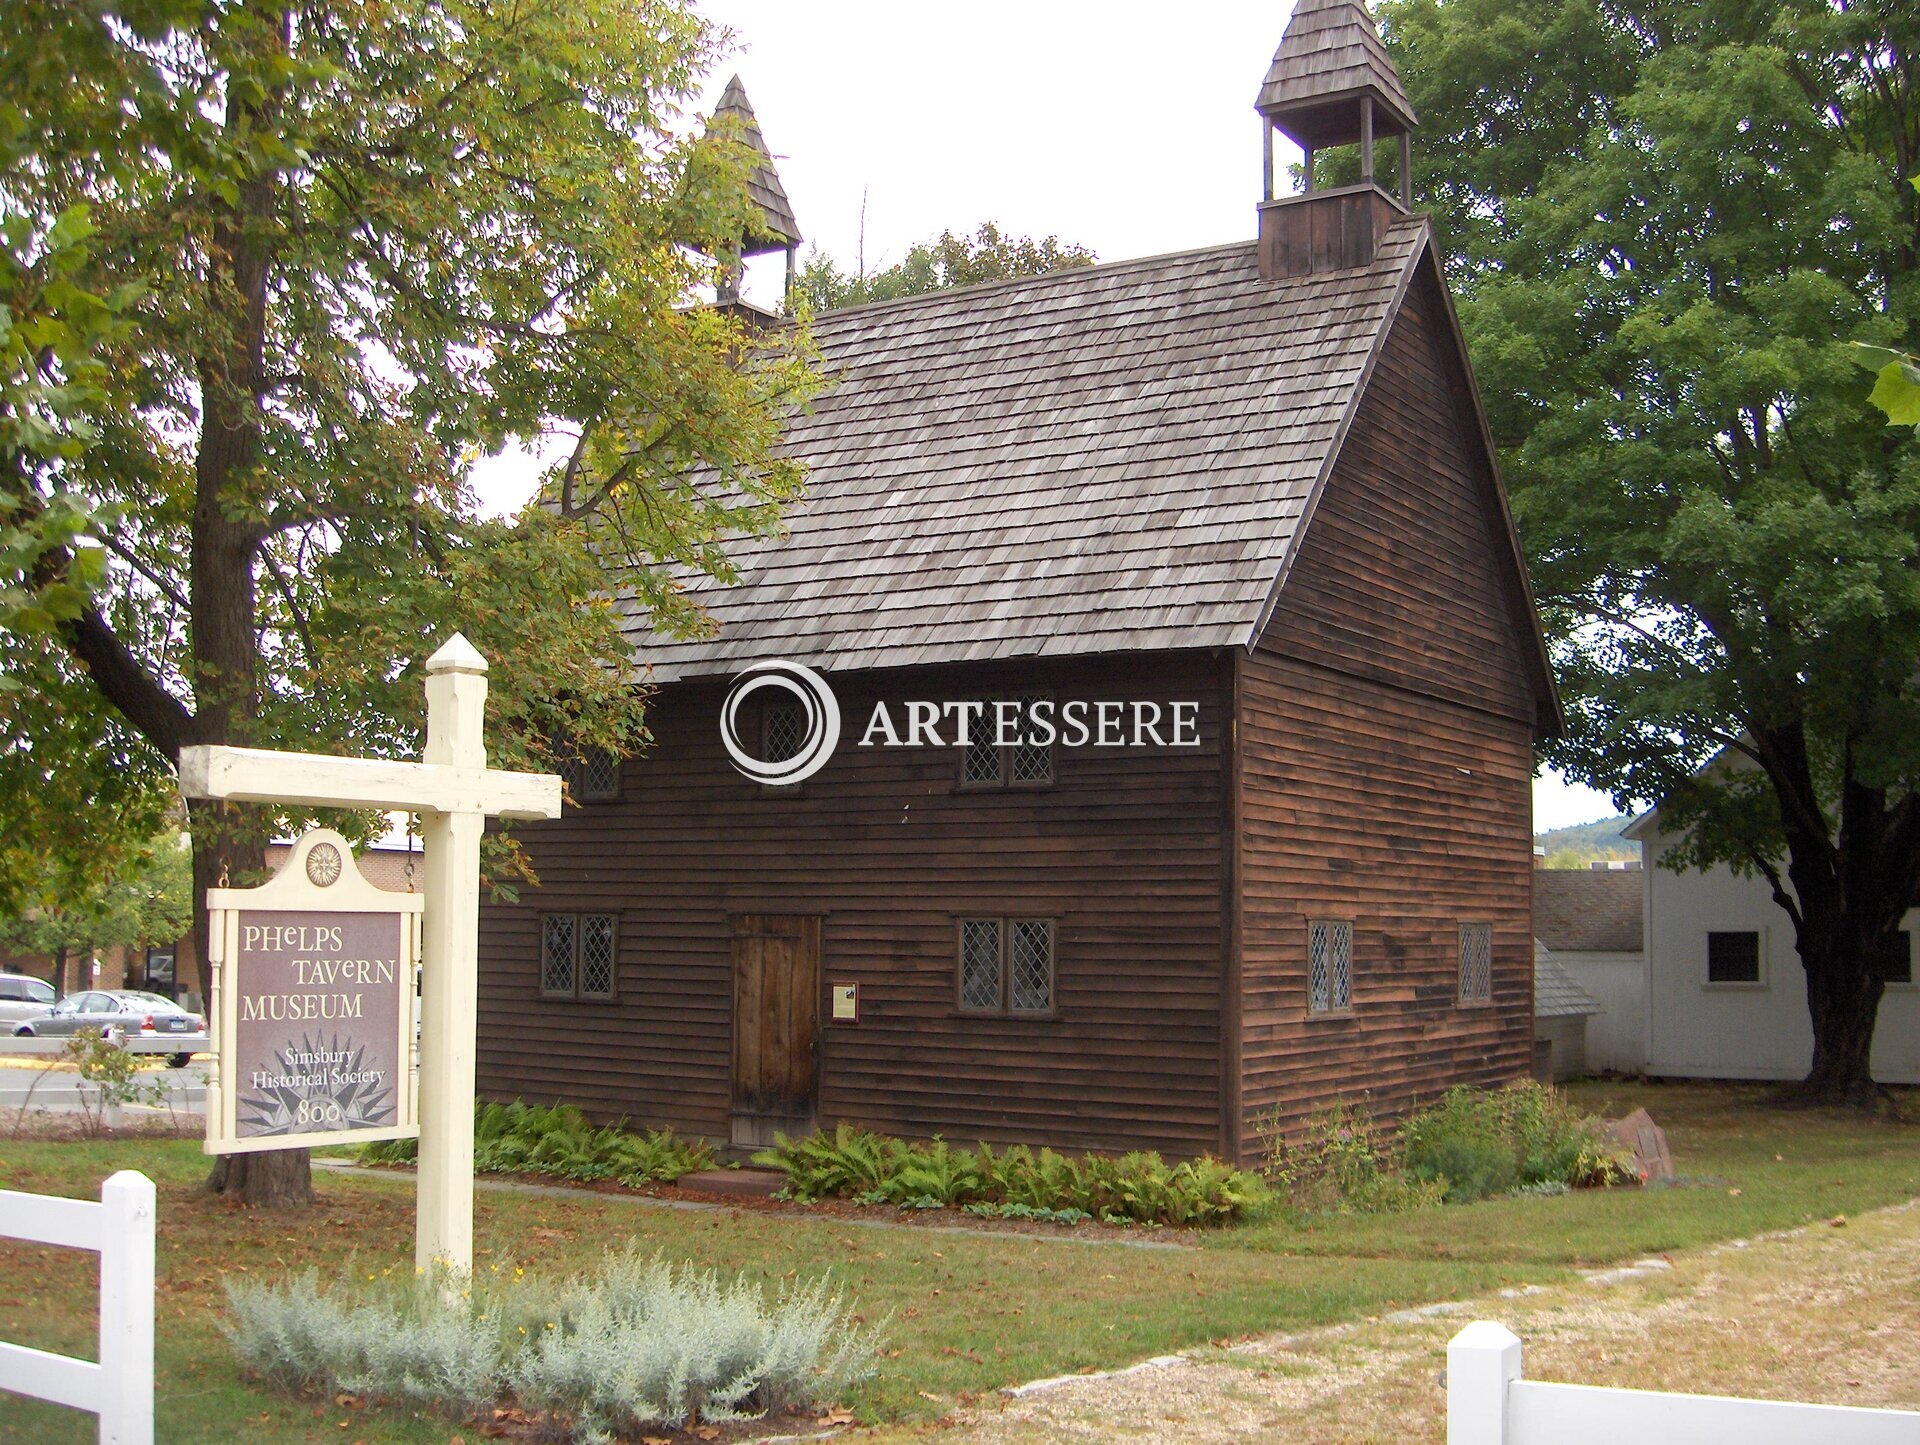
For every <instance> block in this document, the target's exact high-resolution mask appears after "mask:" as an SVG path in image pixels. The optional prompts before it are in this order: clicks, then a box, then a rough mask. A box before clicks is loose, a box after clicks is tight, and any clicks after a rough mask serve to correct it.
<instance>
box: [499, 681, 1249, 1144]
mask: <svg viewBox="0 0 1920 1445" xmlns="http://www.w3.org/2000/svg"><path fill="white" fill-rule="evenodd" d="M1227 670H1228V667H1227V664H1226V663H1225V661H1224V660H1223V659H1222V658H1220V657H1219V656H1218V655H1215V654H1209V653H1185V654H1169V655H1162V656H1155V657H1138V656H1135V657H1126V658H1114V659H1075V660H1070V661H1056V662H1049V663H1044V664H1041V663H1031V662H1029V663H1021V664H1018V665H987V666H980V667H965V666H954V667H941V668H931V669H929V668H921V669H903V670H899V671H892V672H875V673H865V674H853V673H846V674H836V675H835V676H834V678H833V683H834V687H835V690H836V693H837V694H838V696H839V699H840V702H841V707H842V712H843V717H844V724H843V733H842V740H841V744H840V748H839V751H838V753H837V754H836V756H835V758H834V760H833V761H832V762H831V763H830V764H829V765H828V766H827V768H826V769H825V770H824V771H823V772H822V773H820V774H819V775H817V776H816V777H814V778H812V779H810V780H808V781H807V782H806V783H805V784H803V785H802V786H801V787H800V788H799V789H798V790H797V791H796V792H794V793H792V794H788V793H785V792H776V791H774V790H770V789H763V788H761V787H760V786H758V785H756V784H753V783H750V782H748V781H747V780H745V779H743V778H741V777H739V776H738V775H737V774H735V773H734V772H733V770H732V768H731V767H730V766H729V764H728V763H727V761H726V759H725V756H724V754H723V753H722V750H721V747H720V741H719V735H718V727H717V719H718V711H719V706H720V702H721V698H722V697H723V695H724V692H723V689H721V688H719V687H717V686H715V685H712V684H707V683H693V682H688V683H675V684H668V685H667V686H665V687H663V688H662V689H661V690H660V692H659V693H658V694H656V696H655V699H654V702H653V706H652V708H651V711H650V714H649V723H650V726H651V727H652V729H653V733H654V737H655V742H654V745H653V747H652V748H651V749H650V750H649V751H648V752H647V753H646V754H645V755H644V756H642V757H640V758H637V759H634V760H631V761H629V762H628V763H627V764H626V766H625V770H624V774H623V779H622V796H621V798H620V799H619V801H617V802H612V803H605V804H596V805H589V806H587V807H584V808H578V809H573V808H570V809H569V810H568V812H567V815H566V816H565V817H564V818H562V819H560V820H557V821H556V822H553V823H548V824H539V825H530V826H526V827H524V828H522V829H521V830H520V831H519V836H520V837H521V839H522V840H523V842H524V843H525V845H526V847H527V851H528V853H529V856H530V858H531V860H532V862H533V864H534V866H535V868H536V870H537V871H538V873H539V874H540V876H541V878H542V879H543V886H542V887H540V888H538V889H529V890H526V891H525V892H524V893H523V896H522V901H521V903H520V904H519V905H517V906H491V907H489V908H488V909H487V910H486V911H485V915H484V918H483V923H482V937H481V1050H480V1076H481V1087H482V1090H483V1092H485V1093H486V1094H488V1095H491V1096H493V1097H512V1096H514V1095H525V1096H526V1097H529V1098H538V1099H543V1100H545V1099H566V1100H568V1101H570V1102H574V1103H577V1104H579V1105H581V1106H582V1107H584V1108H587V1109H588V1110H589V1111H591V1112H593V1113H595V1114H596V1115H599V1116H603V1117H615V1116H620V1115H625V1116H627V1117H628V1118H630V1119H631V1120H632V1121H633V1122H635V1123H636V1124H645V1125H650V1126H652V1125H666V1124H671V1125H673V1126H674V1127H676V1128H678V1129H681V1130H684V1131H687V1132H691V1133H698V1134H703V1135H707V1136H710V1137H715V1138H725V1137H726V1135H727V1132H728V1115H729V1100H730V1094H731V1062H730V1060H731V1047H732V1044H731V1039H732V1033H731V1029H732V1018H731V1012H732V1007H733V1002H732V998H733V995H732V990H733V974H732V967H733V965H732V959H731V927H730V923H729V917H730V916H731V915H741V914H777V915H802V916H805V915H817V916H819V917H820V918H821V919H822V923H821V956H822V965H821V975H822V987H823V991H824V988H825V986H827V985H830V984H834V983H858V984H859V986H860V1014H861V1018H860V1022H859V1023H858V1024H857V1025H844V1024H838V1025H837V1024H833V1023H831V1022H823V1026H822V1030H821V1035H820V1060H819V1078H820V1085H819V1106H820V1117H821V1120H822V1122H824V1123H828V1124H831V1123H832V1122H833V1121H835V1120H838V1119H852V1120H855V1121H858V1122H860V1123H863V1124H867V1125H869V1126H871V1127H874V1128H879V1129H884V1130H887V1131H888V1132H891V1133H897V1134H904V1135H910V1136H920V1137H924V1136H927V1135H931V1134H935V1133H939V1134H942V1135H944V1136H945V1137H947V1138H950V1139H956V1140H967V1141H971V1140H972V1139H975V1138H984V1139H990V1140H996V1141H1001V1142H1028V1143H1046V1144H1051V1145H1054V1146H1055V1147H1061V1148H1073V1149H1126V1148H1141V1147H1145V1148H1159V1149H1162V1150H1165V1151H1167V1152H1169V1153H1174V1154H1196V1153H1200V1152H1204V1151H1207V1150H1211V1149H1217V1148H1218V1147H1219V1140H1220V1117H1221V1111H1220V1008H1221V990H1220V978H1221V974H1220V969H1221V950H1222V914H1221V904H1220V898H1221V874H1222V868H1223V850H1222V846H1221V822H1220V820H1221V817H1222V810H1223V807H1224V800H1223V796H1222V790H1223V786H1224V783H1223V780H1224V778H1225V776H1226V773H1225V770H1224V768H1223V755H1222V751H1221V747H1220V740H1221V736H1222V725H1223V720H1224V717H1225V711H1224V700H1223V695H1222V679H1223V678H1224V677H1225V676H1226V674H1227ZM1041 689H1044V690H1047V691H1050V692H1051V693H1052V694H1053V695H1054V697H1055V699H1056V700H1057V701H1065V700H1068V699H1072V698H1086V699H1089V700H1099V699H1103V698H1111V699H1125V700H1131V699H1135V698H1139V699H1146V700H1156V701H1161V702H1172V701H1175V700H1188V699H1192V700H1195V701H1198V702H1200V703H1201V709H1200V736H1201V739H1202V746H1201V747H1200V748H1198V749H1195V750H1192V751H1182V752H1177V753H1175V752H1165V751H1158V750H1154V749H1151V748H1148V749H1144V750H1139V751H1136V750H1133V749H1117V750H1112V751H1094V750H1071V751H1070V750H1066V749H1056V752H1055V771H1056V782H1055V784H1054V786H1052V787H1051V788H1047V789H1042V790H1036V791H1024V790H1019V789H1009V790H1005V791H988V792H980V791H967V792H961V791H958V790H957V789H956V788H955V781H956V776H957V767H958V761H959V759H958V751H957V750H956V749H941V750H937V751H936V750H929V749H902V750H895V751H885V750H880V749H863V748H861V747H859V746H857V744H858V741H859V738H860V735H861V732H862V730H863V729H864V727H865V724H866V721H867V718H868V716H869V714H870V712H871V707H872V703H873V701H874V699H875V698H876V697H878V696H881V695H883V694H884V695H886V696H888V697H889V698H890V699H892V700H894V701H895V702H898V701H900V700H904V699H906V698H922V697H924V698H929V699H933V700H944V699H949V698H967V697H977V696H1013V695H1016V694H1017V693H1020V692H1023V691H1035V690H1041ZM609 907H614V908H617V910H618V912H619V913H620V918H621V927H620V935H619V941H620V981H619V997H618V1000H617V1001H616V1002H614V1003H611V1004H598V1005H594V1004H584V1003H575V1002H571V1001H556V1000H546V999H542V998H540V997H539V995H538V989H537V978H536V967H537V946H538V934H537V930H538V924H537V916H538V914H539V913H540V912H541V911H548V910H556V909H562V910H572V909H576V908H577V909H580V910H582V911H586V910H588V909H590V908H592V909H604V908H609ZM960 916H984V917H1042V918H1051V919H1053V920H1054V922H1055V928H1056V932H1055V945H1054V951H1055V989H1056V999H1057V1005H1058V1016H1057V1017H1055V1018H1050V1019H1024V1018H983V1017H978V1016H962V1015H960V1014H959V1012H958V1010H957V1009H956V1007H955V1000H954V995H953V976H954V975H953V969H954V958H953V953H954V920H955V918H956V917H960ZM821 1014H822V1018H823V1020H824V1019H825V1017H826V1014H827V1010H826V1007H825V1000H824V998H823V999H822V1001H821Z"/></svg>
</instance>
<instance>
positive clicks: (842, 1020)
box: [831, 983, 860, 1024]
mask: <svg viewBox="0 0 1920 1445" xmlns="http://www.w3.org/2000/svg"><path fill="white" fill-rule="evenodd" d="M831 992H832V994H833V1021H834V1022H835V1023H837V1024H857V1023H859V1022H860V985H859V984H857V983H836V984H834V985H833V986H832V988H831Z"/></svg>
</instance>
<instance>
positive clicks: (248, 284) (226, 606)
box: [189, 6, 313, 1207]
mask: <svg viewBox="0 0 1920 1445" xmlns="http://www.w3.org/2000/svg"><path fill="white" fill-rule="evenodd" d="M261 19H262V20H263V21H264V24H265V30H264V31H263V34H265V35H266V36H268V37H269V39H268V43H269V44H271V45H273V46H274V47H276V48H278V49H279V50H281V51H283V52H284V51H285V50H286V49H287V48H288V24H289V22H288V19H287V10H286V9H285V7H284V6H271V7H267V8H266V11H265V13H264V14H263V15H262V16H261ZM277 104H278V102H277V100H276V99H274V98H273V97H271V96H269V97H267V98H265V99H256V98H252V97H249V96H246V95H244V94H241V93H240V92H238V91H235V92H233V93H230V94H229V96H228V99H227V119H228V125H229V127H230V128H232V129H245V128H249V127H255V126H257V127H259V128H260V129H262V130H266V131H268V132H269V133H270V132H271V129H272V112H273V111H274V109H275V108H276V107H277ZM273 207H274V174H273V172H272V171H271V170H270V169H265V168H263V169H262V170H261V171H260V172H259V173H258V174H256V175H254V176H252V177H251V178H249V179H248V180H246V181H245V182H244V183H242V185H241V186H240V195H239V199H238V202H237V204H236V205H235V206H234V207H233V209H232V210H231V211H230V212H228V213H226V214H225V215H223V216H222V217H220V219H219V220H218V221H217V222H216V224H215V226H214V231H213V254H214V257H215V258H216V263H217V264H218V266H219V268H220V270H221V271H222V272H223V273H224V275H223V278H222V279H223V280H224V281H225V282H226V283H227V284H228V285H229V286H230V287H231V288H232V292H231V294H232V298H233V304H232V306H231V308H230V310H229V313H228V315H227V316H226V317H225V318H223V319H224V320H225V321H226V323H227V325H228V328H229V331H228V335H229V337H230V338H231V344H230V345H221V346H216V347H214V348H212V349H211V350H210V352H209V353H208V354H206V355H203V356H202V357H201V358H200V365H199V379H200V393H201V416H200V446H199V451H198V452H197V453H196V455H195V457H194V479H195V483H196V486H195V493H194V509H193V532H192V539H191V550H192V578H191V582H190V584H189V592H190V597H189V601H190V603H191V604H192V643H193V692H194V703H195V708H194V722H195V732H196V737H197V740H198V741H200V742H204V743H228V744H233V743H239V744H244V743H246V742H247V741H248V738H247V734H248V732H249V731H250V730H251V726H252V723H253V720H254V719H255V718H256V717H257V716H258V715H259V704H260V686H259V667H260V644H259V637H258V635H257V633H256V632H255V627H256V625H257V609H256V605H255V603H256V594H257V584H256V579H255V576H254V568H255V565H256V563H257V561H258V558H259V551H260V544H261V541H262V539H263V538H264V537H265V535H266V530H265V528H264V527H263V526H262V525H261V523H260V522H259V521H258V520H256V519H253V518H252V517H250V516H249V513H250V511H251V508H252V499H251V498H250V497H249V496H248V495H247V493H248V490H249V487H250V486H251V484H252V477H253V473H254V472H255V471H256V469H258V468H260V467H261V466H262V465H263V464H264V463H265V461H266V459H265V458H264V457H263V455H262V436H261V410H260V399H261V397H262V395H263V394H264V392H265V389H266V379H265V369H266V368H265V356H266V345H267V282H268V275H269V272H270V271H271V269H272V255H271V243H270V241H268V240H267V239H266V238H267V237H269V236H270V235H271V234H272V231H273ZM240 826H242V825H241V824H240V823H239V820H238V819H237V817H236V815H235V813H234V812H233V810H231V809H223V810H221V811H220V813H219V815H218V819H217V821H216V824H215V826H214V827H213V829H212V830H211V834H212V836H211V837H210V838H207V839H206V840H204V841H203V839H202V837H201V835H200V830H199V829H196V830H195V832H194V854H193V871H194V891H195V898H194V941H195V942H196V943H204V942H205V941H206V939H207V918H206V908H207V895H206V889H207V887H208V886H209V885H215V886H217V884H218V882H219V878H220V874H221V872H222V871H223V870H225V869H228V868H230V867H231V866H232V864H233V862H234V858H235V854H236V851H237V850H238V848H239V847H240V846H242V844H241V842H240V840H239V839H237V838H236V830H237V828H238V827H240ZM244 836H245V835H244V834H242V835H241V837H242V838H244ZM247 841H249V842H262V843H263V842H264V841H265V840H264V839H255V840H247ZM251 861H252V862H254V863H255V864H257V863H258V862H259V855H258V854H254V855H253V857H252V859H251ZM201 961H202V963H201V966H202V970H203V971H207V972H209V975H210V969H211V964H210V962H209V961H208V955H207V954H205V953H202V954H201ZM208 992H209V994H211V988H209V990H208ZM207 1187H208V1188H209V1189H211V1190H213V1191H214V1192H215V1193H218V1194H239V1195H240V1196H241V1197H242V1198H244V1199H245V1200H246V1202H247V1203H249V1204H253V1205H260V1206H266V1207H287V1206H300V1205H306V1204H311V1203H312V1202H313V1176H312V1173H311V1172H310V1170H309V1168H308V1161H307V1151H306V1150H305V1149H286V1150H279V1151H274V1152H270V1153H261V1154H240V1155H229V1156H227V1157H225V1158H222V1159H219V1160H217V1161H216V1162H215V1164H214V1168H213V1173H212V1174H211V1175H210V1176H209V1177H208V1179H207Z"/></svg>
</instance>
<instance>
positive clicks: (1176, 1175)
mask: <svg viewBox="0 0 1920 1445" xmlns="http://www.w3.org/2000/svg"><path fill="white" fill-rule="evenodd" d="M754 1162H755V1163H756V1164H764V1165H767V1166H769V1167H771V1168H775V1169H779V1170H780V1171H782V1172H783V1173H784V1174H785V1175H786V1179H787V1182H786V1189H785V1193H786V1195H787V1197H788V1198H790V1199H794V1200H798V1201H800V1202H802V1203H810V1202H812V1201H813V1200H816V1199H825V1198H843V1199H853V1200H856V1201H858V1202H860V1203H863V1204H881V1203H887V1204H896V1205H899V1206H900V1207H902V1208H914V1209H924V1208H932V1207H937V1206H939V1205H942V1204H958V1205H962V1206H969V1205H990V1206H1006V1207H1011V1208H1018V1209H1022V1210H1026V1211H1029V1213H1028V1214H1026V1215H1015V1216H1012V1217H1021V1218H1023V1217H1034V1218H1037V1217H1042V1215H1047V1216H1052V1217H1058V1216H1060V1215H1061V1214H1063V1213H1068V1212H1070V1213H1073V1214H1075V1215H1076V1216H1078V1217H1082V1218H1088V1219H1092V1218H1098V1219H1104V1220H1108V1221H1109V1222H1118V1223H1136V1224H1219V1223H1225V1222H1227V1221H1230V1220H1234V1219H1242V1218H1246V1217H1249V1216H1250V1215H1252V1214H1254V1213H1256V1212H1258V1211H1259V1210H1260V1209H1262V1208H1264V1207H1265V1206H1266V1204H1267V1202H1268V1199H1269V1195H1268V1193H1267V1190H1266V1187H1265V1186H1264V1185H1263V1184H1262V1183H1261V1181H1260V1180H1259V1178H1258V1177H1257V1176H1255V1175H1252V1174H1248V1173H1246V1172H1244V1171H1242V1170H1238V1169H1235V1168H1233V1167H1232V1166H1231V1165H1228V1164H1224V1163H1222V1162H1221V1161H1219V1160H1217V1159H1195V1160H1182V1161H1181V1162H1180V1163H1178V1164H1168V1163H1167V1162H1166V1161H1165V1160H1164V1159H1162V1158H1161V1157H1160V1156H1159V1155H1158V1154H1155V1153H1133V1154H1126V1155H1121V1156H1117V1157H1116V1156H1113V1155H1102V1154H1089V1155H1086V1156H1084V1157H1082V1158H1078V1159H1074V1158H1069V1157H1067V1156H1066V1155H1063V1154H1056V1153H1055V1152H1054V1151H1053V1150H1051V1149H1042V1150H1040V1151H1039V1152H1038V1153H1035V1152H1034V1151H1033V1150H1031V1149H1028V1148H1027V1147H1026V1146H1025V1145H1021V1144H1016V1145H1014V1146H1013V1147H1011V1148H1009V1149H1006V1150H1003V1151H1001V1152H999V1153H996V1152H995V1151H994V1149H993V1147H992V1146H991V1145H988V1144H981V1145H979V1146H978V1147H977V1148H975V1149H972V1150H964V1149H954V1148H953V1147H951V1146H950V1145H948V1144H947V1143H946V1142H945V1141H943V1140H940V1139H935V1140H933V1141H932V1142H931V1143H927V1144H910V1143H907V1142H906V1141H904V1140H900V1139H889V1138H886V1137H884V1136H882V1135H879V1134H874V1133H870V1132H869V1131H867V1130H864V1129H858V1128H855V1127H854V1126H853V1125H851V1124H841V1125H840V1126H839V1127H838V1128H836V1129H835V1130H834V1131H833V1132H832V1133H824V1132H823V1133H818V1134H810V1135H808V1136H806V1137H805V1138H802V1139H790V1138H788V1137H787V1136H786V1135H784V1134H779V1135H776V1136H775V1144H774V1147H773V1148H771V1149H767V1150H763V1151H761V1152H760V1153H759V1154H756V1155H755V1156H754ZM975 1212H976V1213H978V1212H980V1211H978V1210H976V1211H975Z"/></svg>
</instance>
